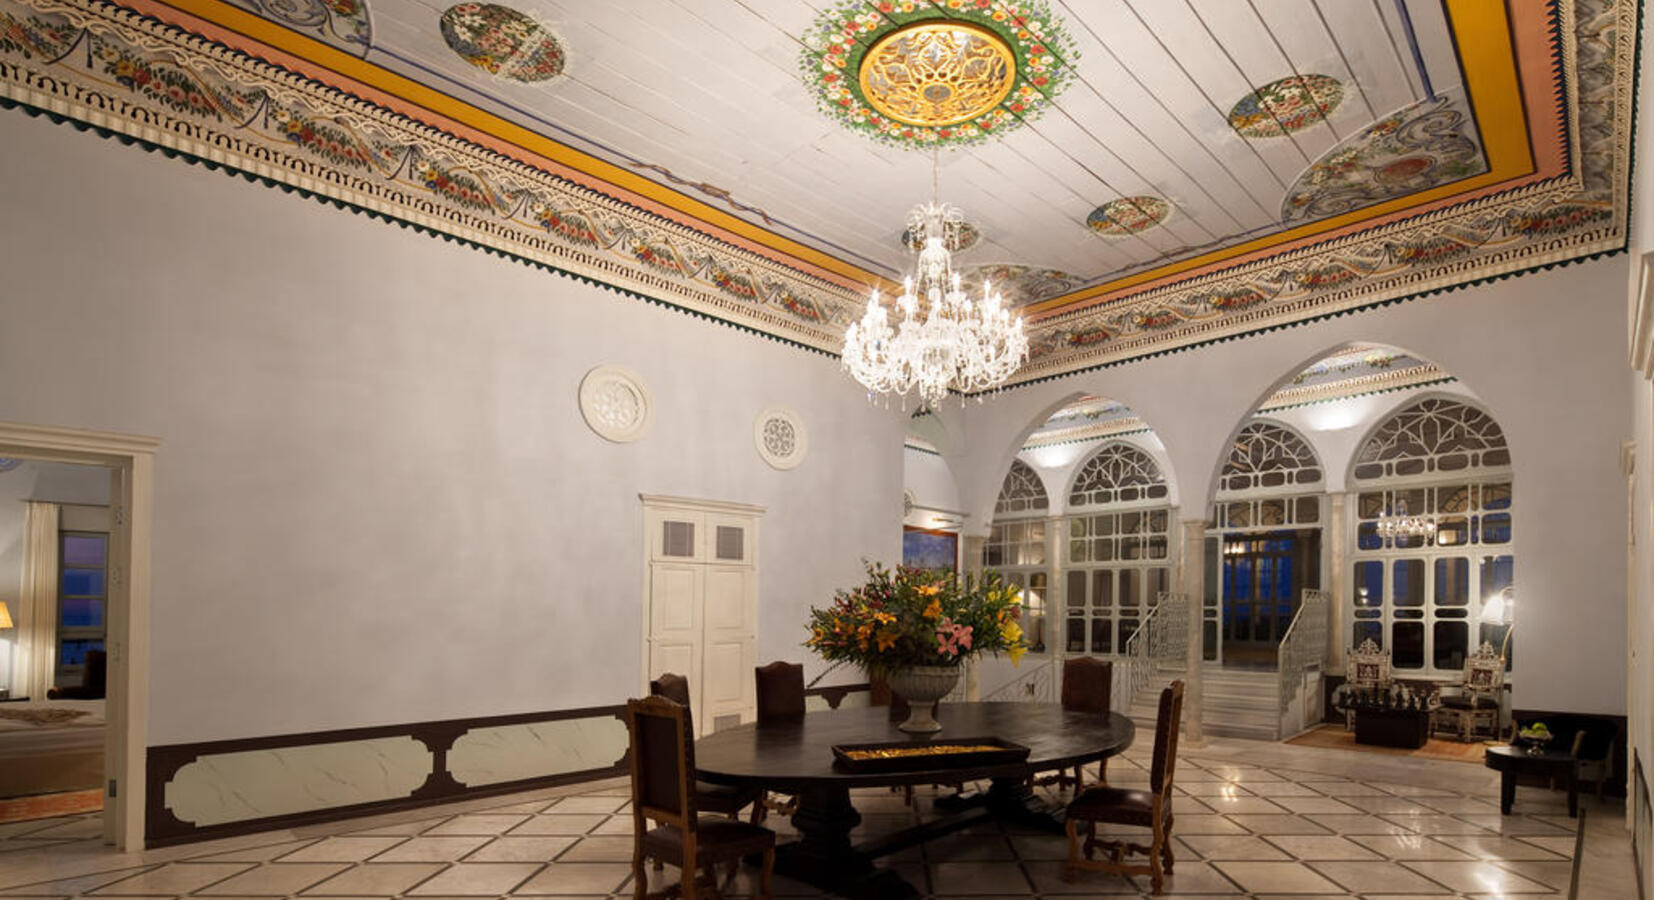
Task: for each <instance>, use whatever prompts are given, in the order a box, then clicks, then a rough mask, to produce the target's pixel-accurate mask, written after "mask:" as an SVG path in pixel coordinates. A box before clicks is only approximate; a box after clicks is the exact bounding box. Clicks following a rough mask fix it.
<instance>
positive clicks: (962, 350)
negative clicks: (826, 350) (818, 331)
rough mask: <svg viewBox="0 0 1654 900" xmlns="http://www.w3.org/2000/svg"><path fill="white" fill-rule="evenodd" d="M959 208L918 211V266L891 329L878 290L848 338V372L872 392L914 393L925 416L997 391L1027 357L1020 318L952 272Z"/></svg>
mask: <svg viewBox="0 0 1654 900" xmlns="http://www.w3.org/2000/svg"><path fill="white" fill-rule="evenodd" d="M964 223H965V220H964V215H963V213H961V212H960V211H959V208H958V207H956V206H952V205H949V204H944V203H937V202H935V201H934V200H932V202H930V203H925V204H921V205H920V206H917V207H914V209H913V212H912V213H910V214H909V216H908V222H907V228H908V235H909V237H910V238H911V240H912V242H913V243H914V244H917V245H918V246H919V248H920V249H919V261H918V265H917V267H916V268H915V271H914V273H913V274H912V275H910V276H908V278H907V279H906V281H905V282H904V283H903V287H902V295H901V296H900V297H897V298H896V301H895V304H894V307H895V310H896V311H897V312H899V315H900V321H899V322H896V323H892V322H891V311H890V310H888V309H886V307H885V304H884V302H883V301H882V300H881V299H880V297H879V292H878V290H877V289H875V290H874V291H873V295H872V297H870V298H869V299H868V301H867V312H866V313H864V314H863V315H862V317H861V321H860V322H857V323H854V324H852V325H851V326H850V327H849V329H848V330H846V331H845V333H844V357H843V358H844V368H845V370H846V371H848V372H849V373H850V375H851V377H853V378H855V379H856V380H857V381H859V382H861V383H862V384H863V385H865V386H866V387H867V389H868V390H870V391H876V392H878V393H881V394H895V395H898V396H901V397H903V398H904V400H905V398H906V396H907V395H908V394H909V393H913V392H917V393H918V395H919V403H920V408H921V409H931V408H934V407H935V406H936V405H937V403H939V402H940V401H941V400H942V398H944V397H946V396H947V395H948V391H950V390H951V391H958V392H959V393H961V394H966V393H971V392H973V391H981V390H986V389H988V388H992V387H998V386H999V385H1001V384H1004V383H1005V379H1007V378H1009V377H1011V374H1012V373H1014V372H1015V371H1016V370H1017V369H1018V368H1020V367H1021V366H1022V363H1023V360H1025V359H1027V358H1028V338H1027V336H1026V335H1024V334H1023V332H1022V318H1021V317H1020V316H1013V315H1011V312H1010V310H1008V309H1006V308H1005V305H1004V300H1003V298H1001V297H1000V295H999V294H998V293H996V292H995V291H994V290H993V289H992V287H991V286H990V285H989V284H988V283H987V282H986V281H984V282H983V284H982V296H981V297H979V298H972V297H969V296H966V294H965V291H964V289H963V288H962V287H961V286H960V277H959V273H958V272H955V271H954V270H953V253H952V251H951V248H952V247H955V246H957V242H958V240H959V236H960V234H961V231H962V230H963V228H964Z"/></svg>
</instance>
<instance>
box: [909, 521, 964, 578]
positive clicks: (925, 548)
mask: <svg viewBox="0 0 1654 900" xmlns="http://www.w3.org/2000/svg"><path fill="white" fill-rule="evenodd" d="M958 559H959V535H958V534H955V533H954V532H952V531H932V530H930V529H928V528H913V527H907V528H903V529H902V565H904V566H912V567H914V568H916V569H949V570H951V569H953V567H954V565H955V563H956V562H957V561H958Z"/></svg>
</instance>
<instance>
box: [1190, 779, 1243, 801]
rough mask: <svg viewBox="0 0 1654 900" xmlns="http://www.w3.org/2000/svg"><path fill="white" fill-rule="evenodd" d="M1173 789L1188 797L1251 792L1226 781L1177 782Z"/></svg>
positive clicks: (1235, 794)
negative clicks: (1185, 783) (1184, 783)
mask: <svg viewBox="0 0 1654 900" xmlns="http://www.w3.org/2000/svg"><path fill="white" fill-rule="evenodd" d="M1175 789H1176V790H1178V791H1182V792H1183V793H1184V794H1185V795H1187V796H1190V797H1219V796H1225V797H1250V796H1252V792H1251V791H1249V790H1247V789H1246V788H1243V787H1241V786H1240V785H1238V784H1231V783H1230V782H1227V781H1197V782H1195V783H1193V784H1187V785H1183V784H1178V785H1175Z"/></svg>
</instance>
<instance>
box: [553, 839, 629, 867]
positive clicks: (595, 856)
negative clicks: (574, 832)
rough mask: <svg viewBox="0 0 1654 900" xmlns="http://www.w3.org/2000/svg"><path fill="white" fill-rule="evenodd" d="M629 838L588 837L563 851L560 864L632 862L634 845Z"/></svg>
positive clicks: (559, 858) (559, 859)
mask: <svg viewBox="0 0 1654 900" xmlns="http://www.w3.org/2000/svg"><path fill="white" fill-rule="evenodd" d="M633 843H634V841H633V840H632V839H631V838H629V837H588V838H585V839H584V840H582V841H580V843H578V844H575V845H574V846H572V847H570V848H569V849H567V850H565V851H563V854H562V855H561V856H559V857H558V858H557V861H558V862H566V863H576V862H631V861H632V845H633Z"/></svg>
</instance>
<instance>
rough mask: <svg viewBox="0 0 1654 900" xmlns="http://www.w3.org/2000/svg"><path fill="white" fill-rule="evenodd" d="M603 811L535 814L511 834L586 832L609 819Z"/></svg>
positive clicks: (512, 830)
mask: <svg viewBox="0 0 1654 900" xmlns="http://www.w3.org/2000/svg"><path fill="white" fill-rule="evenodd" d="M608 819H609V817H608V816H606V815H603V814H601V813H572V814H563V815H544V816H535V817H533V818H532V819H529V820H528V821H526V822H523V823H522V824H521V825H518V826H517V827H516V828H513V829H511V831H510V833H511V834H586V833H587V832H589V831H591V830H592V829H593V828H596V827H598V826H599V825H602V824H603V823H604V822H606V821H608Z"/></svg>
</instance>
